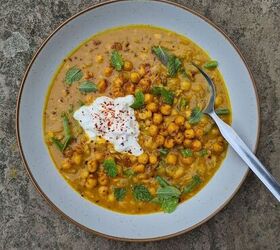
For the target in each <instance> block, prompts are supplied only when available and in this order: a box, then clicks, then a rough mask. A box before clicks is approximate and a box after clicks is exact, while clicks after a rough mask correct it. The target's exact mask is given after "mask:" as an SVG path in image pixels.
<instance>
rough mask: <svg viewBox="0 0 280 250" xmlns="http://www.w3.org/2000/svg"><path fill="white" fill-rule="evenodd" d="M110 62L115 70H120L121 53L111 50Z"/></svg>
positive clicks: (121, 64) (121, 65)
mask: <svg viewBox="0 0 280 250" xmlns="http://www.w3.org/2000/svg"><path fill="white" fill-rule="evenodd" d="M111 64H112V66H113V67H114V68H115V69H116V70H117V71H121V70H122V68H123V59H122V56H121V54H120V53H119V52H118V51H116V50H114V51H113V52H112V55H111Z"/></svg>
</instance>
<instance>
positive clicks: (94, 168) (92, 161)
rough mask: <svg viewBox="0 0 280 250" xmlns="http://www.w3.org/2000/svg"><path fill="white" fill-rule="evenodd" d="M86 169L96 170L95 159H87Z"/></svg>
mask: <svg viewBox="0 0 280 250" xmlns="http://www.w3.org/2000/svg"><path fill="white" fill-rule="evenodd" d="M87 167H88V171H89V172H90V173H94V172H95V171H96V170H97V167H98V163H97V161H96V160H95V159H93V160H90V161H88V163H87Z"/></svg>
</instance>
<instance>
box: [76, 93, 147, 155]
mask: <svg viewBox="0 0 280 250" xmlns="http://www.w3.org/2000/svg"><path fill="white" fill-rule="evenodd" d="M133 102H134V97H133V96H132V95H127V96H125V97H119V98H116V99H112V98H109V97H106V96H102V97H98V98H97V99H96V100H95V101H94V102H93V103H92V104H91V105H89V106H82V107H81V108H80V109H78V110H77V111H76V112H75V113H74V118H75V119H76V120H77V121H78V122H79V123H80V125H81V126H82V128H83V129H84V130H85V132H86V133H87V135H88V136H89V137H90V139H95V138H96V137H97V136H101V137H103V138H104V139H106V140H108V141H109V142H111V143H112V144H113V145H114V148H115V150H116V151H118V152H127V153H130V154H133V155H135V156H139V155H141V154H142V153H143V150H142V148H141V146H140V145H139V143H138V136H139V133H140V131H139V125H138V122H137V121H136V118H135V115H134V110H133V109H132V108H131V107H130V105H131V104H132V103H133Z"/></svg>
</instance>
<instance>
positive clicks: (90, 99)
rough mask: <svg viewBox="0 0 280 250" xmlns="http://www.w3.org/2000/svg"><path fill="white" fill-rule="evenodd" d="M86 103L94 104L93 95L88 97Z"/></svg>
mask: <svg viewBox="0 0 280 250" xmlns="http://www.w3.org/2000/svg"><path fill="white" fill-rule="evenodd" d="M85 102H86V103H87V104H90V103H92V102H93V95H91V94H89V95H86V100H85Z"/></svg>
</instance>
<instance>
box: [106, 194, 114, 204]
mask: <svg viewBox="0 0 280 250" xmlns="http://www.w3.org/2000/svg"><path fill="white" fill-rule="evenodd" d="M107 200H108V201H109V202H113V201H115V196H114V194H109V195H108V197H107Z"/></svg>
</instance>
